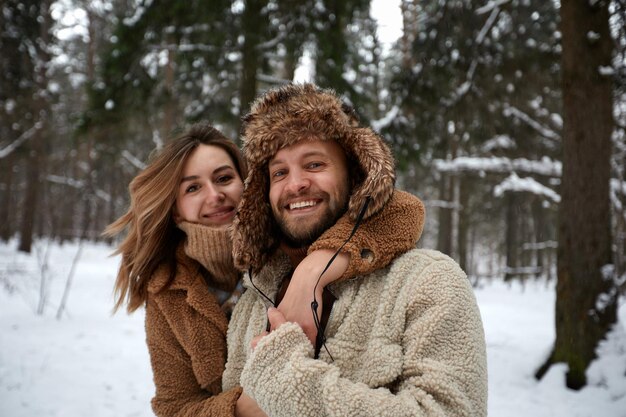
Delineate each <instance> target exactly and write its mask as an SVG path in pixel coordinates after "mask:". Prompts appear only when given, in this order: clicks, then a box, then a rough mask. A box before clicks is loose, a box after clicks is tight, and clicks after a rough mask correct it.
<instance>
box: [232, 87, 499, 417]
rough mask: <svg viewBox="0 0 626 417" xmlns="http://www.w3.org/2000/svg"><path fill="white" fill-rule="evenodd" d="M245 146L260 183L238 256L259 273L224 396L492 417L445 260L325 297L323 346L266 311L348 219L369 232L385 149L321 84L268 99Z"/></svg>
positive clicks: (341, 412)
mask: <svg viewBox="0 0 626 417" xmlns="http://www.w3.org/2000/svg"><path fill="white" fill-rule="evenodd" d="M243 139H244V151H245V154H246V157H247V158H248V162H249V167H250V173H249V175H248V178H247V180H246V189H245V190H244V194H243V199H242V202H241V204H240V207H239V214H238V218H237V219H236V221H235V228H234V242H233V246H234V249H233V250H234V256H235V261H236V262H238V263H239V264H240V265H242V266H249V267H250V268H251V270H250V272H251V273H250V274H248V276H246V277H245V282H246V286H247V287H248V290H247V291H246V292H245V293H244V295H243V296H242V298H241V299H240V301H239V304H238V305H237V307H236V308H235V311H234V312H233V317H232V320H231V322H230V325H229V330H228V362H227V364H226V371H225V372H224V376H223V387H224V388H225V389H228V388H231V387H233V386H236V385H238V384H241V386H242V387H243V390H244V393H245V394H246V395H248V396H250V397H252V398H253V399H254V400H255V401H256V403H258V405H259V407H260V408H261V409H262V410H263V411H264V412H265V413H266V414H267V415H269V416H272V417H273V416H280V417H288V416H337V417H339V416H369V415H371V416H422V415H423V416H472V417H474V416H484V415H486V410H487V367H486V354H485V343H484V334H483V329H482V323H481V320H480V314H479V311H478V307H477V305H476V301H475V298H474V296H473V293H472V289H471V286H470V285H469V282H468V280H467V278H466V276H465V274H464V273H463V271H461V269H460V268H459V267H458V266H457V265H456V263H454V261H452V260H451V259H450V258H448V257H447V256H445V255H443V254H441V253H439V252H435V251H429V250H419V249H414V250H411V251H409V252H407V253H405V254H403V255H401V256H398V257H397V258H396V259H395V260H394V261H393V262H392V264H391V265H390V266H389V267H387V268H383V269H380V270H377V271H376V272H374V273H371V274H369V275H367V276H363V277H359V278H357V279H354V280H348V281H344V282H339V283H336V284H333V285H332V286H331V287H332V288H331V291H330V292H325V293H324V295H323V296H322V297H316V301H318V302H319V304H322V302H323V303H324V308H323V309H322V315H321V318H320V326H319V327H320V330H321V332H322V333H323V334H324V336H325V337H323V338H322V337H319V338H318V341H319V342H323V341H324V339H325V348H322V346H321V343H318V346H313V345H312V344H311V342H310V341H309V339H308V338H307V337H306V335H305V334H304V333H303V331H302V329H301V328H300V327H299V326H298V325H297V324H295V323H289V322H285V319H284V317H283V316H282V315H281V314H280V312H279V311H278V310H276V309H270V310H269V312H267V313H266V305H267V300H268V299H272V300H273V301H277V300H278V299H279V298H280V294H281V290H282V291H284V287H285V285H286V284H285V283H286V282H288V277H289V274H290V272H291V271H292V270H293V268H294V267H295V266H296V265H297V264H298V262H299V260H300V259H301V258H302V256H303V255H304V254H305V253H306V249H307V247H308V246H309V245H311V243H313V242H315V241H316V239H317V238H318V237H319V236H320V235H322V234H323V233H324V232H325V230H326V229H327V228H328V227H329V226H331V225H333V224H334V222H335V221H336V220H337V219H338V218H339V217H340V216H341V215H342V214H343V213H344V212H345V211H346V210H347V212H348V214H349V215H350V217H351V218H352V219H353V220H354V221H355V223H357V224H358V223H359V221H358V218H359V217H360V214H362V217H363V221H364V222H367V219H368V218H370V217H371V216H372V215H374V214H375V213H377V212H378V211H379V210H380V209H381V207H382V206H383V205H384V204H385V203H386V201H387V200H388V199H389V196H391V194H392V193H393V192H394V190H393V182H394V171H393V160H392V157H391V154H390V152H389V149H388V148H387V146H386V145H385V144H384V143H383V142H382V140H381V139H380V138H379V137H378V136H377V135H376V134H375V133H374V132H373V131H372V130H371V129H368V128H363V127H359V125H358V122H357V119H356V116H355V115H354V112H353V111H352V110H351V109H349V108H348V107H347V106H345V105H344V104H343V103H342V102H341V100H339V99H338V98H337V97H336V95H335V94H334V93H333V92H331V91H326V90H320V89H318V88H317V87H315V86H313V85H310V84H306V85H288V86H285V87H282V88H279V89H277V90H272V91H270V92H268V93H266V94H265V95H264V96H262V97H260V98H259V99H258V100H257V101H256V102H255V103H254V104H253V106H252V110H251V112H250V114H249V115H248V116H247V117H246V118H245V120H244V129H243ZM366 201H367V204H366ZM349 236H350V231H349V230H348V231H347V232H346V236H345V239H348V238H349ZM313 246H315V245H313ZM366 249H367V248H364V250H363V253H367V250H366ZM261 267H262V268H261ZM312 279H315V280H316V279H318V277H312ZM320 279H321V280H323V275H322V277H321V278H320ZM331 292H332V294H331ZM320 298H323V299H322V300H320ZM311 299H313V294H311ZM328 313H330V315H329V314H328ZM268 318H269V322H270V324H271V329H272V331H271V332H270V333H269V334H267V335H265V334H264V333H263V331H264V330H265V328H266V323H267V319H268ZM326 320H327V321H326ZM259 334H261V337H260V338H259V337H256V338H255V336H257V335H259ZM253 345H254V348H253V347H252V346H253ZM318 355H319V358H317V356H318ZM243 398H247V397H245V396H244V397H243Z"/></svg>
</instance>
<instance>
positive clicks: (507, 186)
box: [493, 172, 561, 204]
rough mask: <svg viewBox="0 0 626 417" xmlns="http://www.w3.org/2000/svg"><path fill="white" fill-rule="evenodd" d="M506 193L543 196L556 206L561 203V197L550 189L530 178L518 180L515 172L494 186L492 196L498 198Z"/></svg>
mask: <svg viewBox="0 0 626 417" xmlns="http://www.w3.org/2000/svg"><path fill="white" fill-rule="evenodd" d="M506 191H514V192H528V193H532V194H535V195H539V196H543V197H545V198H547V199H549V200H551V201H553V202H554V203H557V204H558V203H560V202H561V196H560V195H558V194H557V193H556V192H555V191H554V190H552V189H551V188H549V187H546V186H545V185H543V184H541V183H540V182H538V181H536V180H535V179H534V178H531V177H526V178H520V177H518V176H517V174H516V173H515V172H513V173H511V175H509V176H508V177H507V178H505V179H504V181H502V182H501V183H500V184H498V185H496V186H495V188H494V189H493V195H494V196H495V197H500V196H502V194H504V193H505V192H506Z"/></svg>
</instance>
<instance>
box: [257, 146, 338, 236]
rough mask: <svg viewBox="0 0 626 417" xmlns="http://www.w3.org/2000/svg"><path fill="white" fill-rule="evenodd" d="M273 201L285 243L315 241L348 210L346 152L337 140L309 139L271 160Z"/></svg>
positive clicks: (279, 152)
mask: <svg viewBox="0 0 626 417" xmlns="http://www.w3.org/2000/svg"><path fill="white" fill-rule="evenodd" d="M268 167H269V178H270V195H269V198H270V204H271V206H272V211H273V213H274V218H275V219H276V221H277V223H278V225H279V227H280V229H281V231H282V232H283V235H284V239H285V243H287V244H288V245H289V246H292V247H303V246H308V245H310V244H311V243H313V242H314V241H315V240H316V239H317V238H318V237H319V236H320V235H321V234H322V233H323V232H324V231H325V230H326V229H328V228H329V227H330V226H332V225H333V224H335V222H336V221H337V219H338V218H339V217H341V215H342V214H343V213H344V212H345V211H346V208H347V205H348V199H349V192H350V189H349V188H350V187H349V178H348V167H347V162H346V155H345V153H344V151H343V149H342V148H341V146H339V145H338V144H337V143H336V142H335V141H322V140H307V141H301V142H298V143H297V144H295V145H293V146H289V147H287V148H283V149H281V150H280V151H278V152H277V153H276V155H275V156H274V158H272V159H271V160H270V162H269V165H268Z"/></svg>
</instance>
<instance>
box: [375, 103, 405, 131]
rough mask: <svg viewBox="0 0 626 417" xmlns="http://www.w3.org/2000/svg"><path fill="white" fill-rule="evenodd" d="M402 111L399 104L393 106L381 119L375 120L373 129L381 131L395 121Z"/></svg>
mask: <svg viewBox="0 0 626 417" xmlns="http://www.w3.org/2000/svg"><path fill="white" fill-rule="evenodd" d="M399 112H400V108H399V107H398V106H393V107H392V108H391V110H389V111H388V112H387V114H385V115H384V116H383V117H382V118H381V119H378V120H374V121H373V122H372V123H371V125H372V129H374V131H376V132H380V131H381V130H382V129H384V128H386V127H387V126H389V125H390V124H391V122H393V120H394V119H395V118H396V117H397V116H398V113H399Z"/></svg>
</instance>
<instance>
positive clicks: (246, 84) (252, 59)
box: [237, 0, 267, 130]
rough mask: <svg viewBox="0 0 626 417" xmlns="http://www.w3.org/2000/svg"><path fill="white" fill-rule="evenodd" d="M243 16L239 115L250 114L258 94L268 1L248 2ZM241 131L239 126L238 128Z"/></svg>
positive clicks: (255, 0) (253, 0) (247, 0)
mask: <svg viewBox="0 0 626 417" xmlns="http://www.w3.org/2000/svg"><path fill="white" fill-rule="evenodd" d="M245 3H246V6H245V10H244V11H243V15H242V27H243V29H244V33H243V36H244V41H243V47H242V51H241V52H242V58H241V84H240V86H239V101H240V103H239V115H240V116H243V115H244V114H246V113H247V112H248V109H249V108H250V103H251V102H252V101H253V100H254V98H255V97H256V92H257V79H256V73H257V68H259V67H260V60H261V54H260V51H259V50H258V45H259V43H260V42H261V36H260V32H261V30H262V29H263V25H262V24H261V21H262V20H263V18H262V17H260V16H261V10H262V9H263V7H264V6H265V5H266V4H267V1H266V0H246V2H245ZM237 130H239V126H237Z"/></svg>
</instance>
